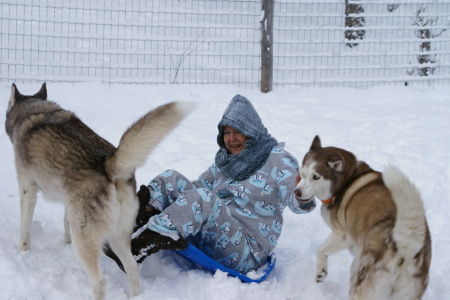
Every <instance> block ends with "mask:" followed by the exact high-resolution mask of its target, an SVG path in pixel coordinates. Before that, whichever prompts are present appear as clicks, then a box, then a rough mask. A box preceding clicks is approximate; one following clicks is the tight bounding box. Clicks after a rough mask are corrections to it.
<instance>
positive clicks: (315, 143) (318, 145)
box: [309, 135, 322, 151]
mask: <svg viewBox="0 0 450 300" xmlns="http://www.w3.org/2000/svg"><path fill="white" fill-rule="evenodd" d="M320 148H322V144H321V143H320V138H319V136H318V135H316V136H315V137H314V140H313V141H312V144H311V147H310V148H309V151H314V150H318V149H320Z"/></svg>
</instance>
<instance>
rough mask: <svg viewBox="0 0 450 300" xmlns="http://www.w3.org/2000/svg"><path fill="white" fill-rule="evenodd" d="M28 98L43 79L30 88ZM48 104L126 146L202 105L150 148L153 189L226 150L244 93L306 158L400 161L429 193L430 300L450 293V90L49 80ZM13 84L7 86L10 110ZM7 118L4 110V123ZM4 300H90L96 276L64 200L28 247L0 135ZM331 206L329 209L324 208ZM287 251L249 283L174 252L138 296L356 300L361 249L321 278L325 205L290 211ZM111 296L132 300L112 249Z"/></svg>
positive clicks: (193, 173) (142, 174) (282, 244)
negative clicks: (129, 131) (70, 238)
mask: <svg viewBox="0 0 450 300" xmlns="http://www.w3.org/2000/svg"><path fill="white" fill-rule="evenodd" d="M18 88H19V90H20V91H21V92H22V93H23V94H32V93H35V92H37V91H38V90H39V88H40V84H38V83H31V84H30V83H26V84H24V83H22V84H21V83H19V84H18ZM47 90H48V95H49V99H51V100H54V101H56V102H58V103H59V104H60V105H61V106H63V107H64V108H67V109H70V110H72V111H74V112H75V113H77V115H78V116H79V117H80V118H81V119H82V120H84V121H85V123H87V124H88V125H89V126H90V127H91V128H93V129H94V130H95V131H96V132H97V133H99V134H100V135H101V136H103V137H104V138H106V139H107V140H109V141H110V142H111V143H113V144H114V145H117V144H118V142H119V139H120V137H121V135H122V133H123V132H124V131H125V129H126V128H127V127H128V126H129V125H130V124H131V123H132V122H133V121H135V120H136V119H137V118H138V117H140V116H141V115H142V114H143V113H144V112H146V111H148V110H150V109H153V108H155V107H156V106H158V105H160V104H163V103H166V102H169V101H173V100H179V101H195V102H197V103H198V107H197V109H196V110H195V111H194V112H193V113H192V114H191V115H189V116H188V118H187V119H185V120H184V121H183V123H182V124H181V125H180V126H179V127H178V128H177V129H176V130H175V131H174V132H172V133H171V134H170V135H169V136H168V138H166V139H165V140H164V141H163V142H162V143H161V144H160V146H159V147H158V148H157V149H156V150H155V151H154V152H153V153H152V154H151V155H150V157H149V159H148V161H147V163H146V165H145V166H144V167H143V168H141V169H139V170H138V171H137V181H138V184H147V183H148V182H149V181H150V180H151V179H152V178H153V177H154V176H156V175H157V174H159V173H160V172H162V171H163V170H165V169H168V168H172V169H176V170H178V171H180V172H181V173H183V174H185V175H186V176H187V177H189V178H191V179H196V177H197V176H198V175H199V174H200V173H201V172H203V171H204V170H206V169H207V168H208V167H209V165H210V164H211V163H212V162H213V159H214V155H215V153H216V151H217V144H216V134H217V122H218V121H219V119H220V117H221V116H222V113H223V111H224V110H225V108H226V106H227V105H228V103H229V101H230V100H231V98H232V97H233V96H234V95H235V94H238V93H239V94H242V95H244V96H246V97H247V98H249V99H250V100H251V101H252V103H253V104H254V106H255V108H256V109H257V111H258V112H259V114H260V116H261V118H262V120H263V122H264V124H265V125H266V127H267V128H268V129H269V132H270V133H271V134H272V135H273V136H274V137H276V138H277V139H278V141H280V142H282V141H284V142H286V149H287V150H288V151H290V152H291V153H292V154H294V155H296V156H297V158H298V159H299V160H300V161H301V159H302V158H303V155H304V153H305V152H306V151H307V150H308V148H309V146H310V143H311V141H312V139H313V137H314V136H315V135H316V134H319V135H320V137H321V139H322V144H323V145H324V146H328V145H333V146H338V147H341V148H345V149H347V150H350V151H352V152H353V153H355V154H356V155H357V157H358V158H359V159H361V160H365V161H366V162H367V163H369V164H370V165H371V166H372V167H373V168H375V169H377V170H382V169H383V167H384V165H386V164H387V163H394V164H396V165H397V166H399V167H400V169H402V170H403V171H404V172H405V173H407V174H408V176H409V177H410V179H411V180H412V181H413V182H415V183H416V185H417V187H418V188H419V190H420V192H421V193H422V196H423V199H424V202H425V207H426V214H427V217H428V223H429V227H430V231H431V235H432V241H433V258H432V264H431V270H430V282H429V286H428V289H427V292H426V294H425V297H424V299H427V300H436V299H450V288H449V287H448V282H449V281H450V254H449V252H448V249H450V234H449V228H450V226H449V223H450V203H449V196H448V195H449V194H450V184H449V182H450V181H449V179H450V154H449V149H448V147H449V146H450V117H449V115H450V87H449V86H435V87H427V88H387V87H379V88H373V89H368V90H350V89H304V88H301V87H293V88H279V89H276V90H275V91H273V92H271V93H268V94H261V93H260V92H259V91H258V90H256V89H246V88H240V87H235V86H223V85H219V86H217V85H158V86H156V85H151V86H149V85H111V86H110V85H106V84H102V83H98V82H89V83H78V84H62V83H49V84H48V85H47ZM9 95H10V83H5V82H2V83H1V85H0V96H1V98H0V103H1V106H2V107H3V110H4V112H5V111H6V108H7V105H8V99H9ZM4 121H5V113H1V114H0V123H2V124H3V123H4ZM0 149H1V154H0V165H1V169H0V176H1V177H0V178H1V180H0V229H1V230H0V299H47V300H53V299H55V300H56V299H57V300H60V299H89V298H90V297H91V292H90V287H89V283H88V280H87V276H86V275H85V273H84V270H83V268H82V266H81V264H80V263H79V261H78V259H77V258H76V256H75V254H74V251H73V248H72V246H71V245H66V244H64V242H63V207H62V205H58V204H54V203H49V202H45V201H42V199H41V198H39V199H38V204H37V206H36V211H35V216H34V221H33V224H32V245H31V247H32V249H31V250H30V251H27V252H19V251H18V250H17V243H18V235H19V224H20V214H19V195H18V187H17V180H16V175H15V169H14V158H13V151H12V146H11V143H10V141H9V138H8V137H7V135H6V133H5V132H4V130H1V131H0ZM319 206H320V204H319ZM284 217H285V220H284V221H285V222H284V227H283V228H284V230H283V233H282V235H281V238H280V239H279V243H278V247H277V249H276V256H277V265H276V266H275V269H274V271H273V272H272V274H271V275H270V276H269V277H268V279H267V280H266V281H264V282H263V283H260V284H245V283H241V282H240V281H239V280H237V279H236V278H231V277H227V276H226V274H225V273H222V272H218V273H216V274H215V275H212V274H210V273H206V272H203V271H201V270H186V268H183V267H182V266H180V265H179V264H177V263H176V262H175V261H174V257H173V255H169V254H167V253H166V254H163V253H158V254H155V255H153V256H151V257H150V258H148V259H147V260H146V261H145V262H144V263H143V264H142V266H141V267H140V282H141V288H142V295H141V296H138V297H137V298H136V299H196V300H197V299H198V300H203V299H205V300H214V299H217V300H219V299H258V300H262V299H271V300H272V299H280V300H281V299H307V300H309V299H327V300H331V299H345V298H346V296H347V291H348V287H349V284H348V281H349V268H350V263H351V257H350V254H348V252H347V251H343V252H341V253H338V254H336V255H334V256H331V257H330V265H329V276H328V278H327V279H326V280H325V281H324V282H323V283H321V284H316V283H315V282H314V276H315V273H314V272H315V262H316V259H315V253H316V250H317V248H318V246H319V244H320V243H321V242H322V241H323V240H324V239H325V238H326V237H327V235H328V233H329V229H328V228H327V227H326V225H325V223H324V222H323V220H322V218H321V216H320V214H319V209H316V210H315V211H313V212H312V213H310V214H307V215H295V214H293V213H291V212H290V211H289V209H287V210H286V211H285V213H284ZM101 266H102V269H103V271H104V274H105V276H106V279H107V292H106V293H107V299H111V300H115V299H127V292H128V285H127V279H126V276H125V274H124V273H122V271H121V270H120V269H119V268H118V267H117V266H116V265H115V263H114V262H113V261H111V260H109V259H108V258H106V257H105V256H102V259H101Z"/></svg>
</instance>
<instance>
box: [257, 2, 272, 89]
mask: <svg viewBox="0 0 450 300" xmlns="http://www.w3.org/2000/svg"><path fill="white" fill-rule="evenodd" d="M273 1H274V0H262V12H261V17H262V19H261V21H260V22H261V92H263V93H268V92H270V91H271V90H272V77H273Z"/></svg>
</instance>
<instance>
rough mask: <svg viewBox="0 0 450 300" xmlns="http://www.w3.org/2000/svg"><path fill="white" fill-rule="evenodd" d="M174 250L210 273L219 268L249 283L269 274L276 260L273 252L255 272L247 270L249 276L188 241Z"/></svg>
mask: <svg viewBox="0 0 450 300" xmlns="http://www.w3.org/2000/svg"><path fill="white" fill-rule="evenodd" d="M175 252H177V253H179V254H181V255H182V256H183V257H185V258H186V259H188V260H190V261H191V262H193V263H195V264H197V265H199V266H200V267H202V268H204V269H207V270H209V271H211V272H212V273H215V272H216V271H217V270H220V271H223V272H226V273H228V274H229V275H231V276H234V277H237V278H239V279H240V280H242V281H243V282H249V283H250V282H256V283H260V282H262V281H263V280H264V279H266V278H267V276H269V274H270V272H271V271H272V270H273V267H275V262H276V258H275V254H272V255H270V256H269V259H268V261H267V263H266V264H265V265H264V266H263V267H261V268H260V269H259V270H257V271H256V272H249V274H251V276H250V277H249V276H247V275H244V274H241V273H239V272H237V271H235V270H232V269H229V268H227V267H224V266H223V265H221V264H220V263H218V262H216V261H215V260H213V259H211V258H210V257H209V256H208V255H206V254H205V253H203V252H201V251H200V250H198V249H197V248H196V247H195V246H193V245H192V244H191V243H189V245H188V247H187V248H186V249H184V250H178V251H175Z"/></svg>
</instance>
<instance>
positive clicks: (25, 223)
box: [17, 174, 38, 251]
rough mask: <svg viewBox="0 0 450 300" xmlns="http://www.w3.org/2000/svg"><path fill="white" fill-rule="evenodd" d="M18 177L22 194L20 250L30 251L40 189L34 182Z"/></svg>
mask: <svg viewBox="0 0 450 300" xmlns="http://www.w3.org/2000/svg"><path fill="white" fill-rule="evenodd" d="M17 177H18V179H19V193H20V237H19V245H18V249H19V250H20V251H26V250H30V243H31V235H30V231H31V222H32V221H33V214H34V208H35V207H36V199H37V192H38V187H37V184H36V183H35V182H34V181H31V180H30V179H29V178H26V177H25V176H22V175H20V174H18V175H17Z"/></svg>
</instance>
